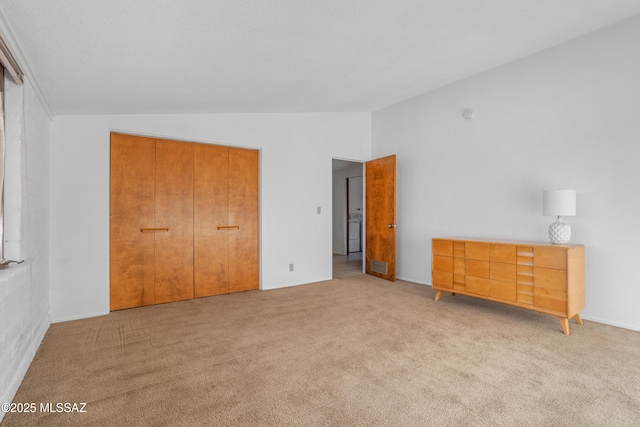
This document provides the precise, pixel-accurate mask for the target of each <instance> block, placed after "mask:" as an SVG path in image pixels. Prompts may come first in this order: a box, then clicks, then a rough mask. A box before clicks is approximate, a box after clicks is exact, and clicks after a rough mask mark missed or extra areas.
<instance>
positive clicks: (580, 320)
mask: <svg viewBox="0 0 640 427" xmlns="http://www.w3.org/2000/svg"><path fill="white" fill-rule="evenodd" d="M573 318H574V319H576V323H577V324H578V325H582V319H581V318H580V315H579V314H576V315H575V316H573Z"/></svg>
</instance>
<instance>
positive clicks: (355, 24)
mask: <svg viewBox="0 0 640 427" xmlns="http://www.w3.org/2000/svg"><path fill="white" fill-rule="evenodd" d="M637 14H640V1H638V0H633V1H631V0H562V1H559V0H520V1H518V0H482V1H478V0H455V1H453V0H386V1H385V0H109V1H105V0H55V1H45V0H2V1H1V2H0V23H2V24H3V25H2V26H3V27H4V31H5V32H6V33H8V34H7V38H8V39H9V42H10V43H11V42H13V43H12V44H13V45H14V46H13V47H14V49H16V50H18V51H19V54H20V56H22V57H23V58H24V59H25V60H26V61H25V62H26V63H27V66H26V67H25V68H26V70H25V71H26V72H27V74H28V78H29V77H31V78H32V80H35V82H36V83H37V86H38V87H39V88H40V91H41V93H42V95H44V98H45V99H46V102H47V103H48V104H49V108H50V110H51V113H52V114H54V115H57V114H94V113H99V114H130V113H226V112H311V111H374V110H376V109H379V108H382V107H385V106H388V105H391V104H393V103H395V102H398V101H401V100H403V99H406V98H409V97H411V96H414V95H417V94H419V93H422V92H425V91H427V90H431V89H434V88H437V87H439V86H443V85H445V84H448V83H451V82H454V81H456V80H460V79H463V78H465V77H468V76H470V75H473V74H477V73H479V72H482V71H484V70H487V69H490V68H493V67H496V66H499V65H501V64H504V63H507V62H509V61H512V60H515V59H517V58H520V57H523V56H526V55H529V54H531V53H534V52H537V51H540V50H543V49H546V48H548V47H551V46H553V45H556V44H558V43H561V42H563V41H566V40H569V39H572V38H575V37H577V36H580V35H582V34H585V33H587V32H590V31H593V30H596V29H598V28H601V27H604V26H606V25H609V24H612V23H615V22H618V21H621V20H623V19H625V18H628V17H631V16H634V15H637Z"/></svg>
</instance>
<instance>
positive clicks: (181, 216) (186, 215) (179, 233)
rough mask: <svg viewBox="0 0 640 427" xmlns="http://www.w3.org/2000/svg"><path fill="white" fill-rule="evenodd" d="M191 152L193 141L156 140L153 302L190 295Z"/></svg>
mask: <svg viewBox="0 0 640 427" xmlns="http://www.w3.org/2000/svg"><path fill="white" fill-rule="evenodd" d="M193 155H194V148H193V144H190V143H187V142H177V141H167V140H160V139H158V140H156V165H155V167H156V183H155V225H154V227H155V229H156V230H158V231H157V232H155V233H153V235H154V236H155V303H156V304H158V303H163V302H171V301H180V300H185V299H191V298H193ZM163 229H168V230H167V231H166V232H164V231H162V230H163Z"/></svg>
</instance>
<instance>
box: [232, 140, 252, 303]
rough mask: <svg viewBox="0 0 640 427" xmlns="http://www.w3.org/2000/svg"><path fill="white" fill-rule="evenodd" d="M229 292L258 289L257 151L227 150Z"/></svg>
mask: <svg viewBox="0 0 640 427" xmlns="http://www.w3.org/2000/svg"><path fill="white" fill-rule="evenodd" d="M229 224H230V225H234V226H236V225H237V226H238V228H237V229H235V230H230V231H231V232H230V233H229V260H230V261H229V292H239V291H247V290H253V289H258V283H259V277H258V276H259V273H258V272H259V266H258V151H256V150H246V149H241V148H229Z"/></svg>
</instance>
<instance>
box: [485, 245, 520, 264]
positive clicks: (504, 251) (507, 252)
mask: <svg viewBox="0 0 640 427" xmlns="http://www.w3.org/2000/svg"><path fill="white" fill-rule="evenodd" d="M516 253H517V251H516V247H515V246H513V245H496V244H494V245H490V246H489V261H491V262H503V263H508V264H515V263H516V260H517V255H516Z"/></svg>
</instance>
